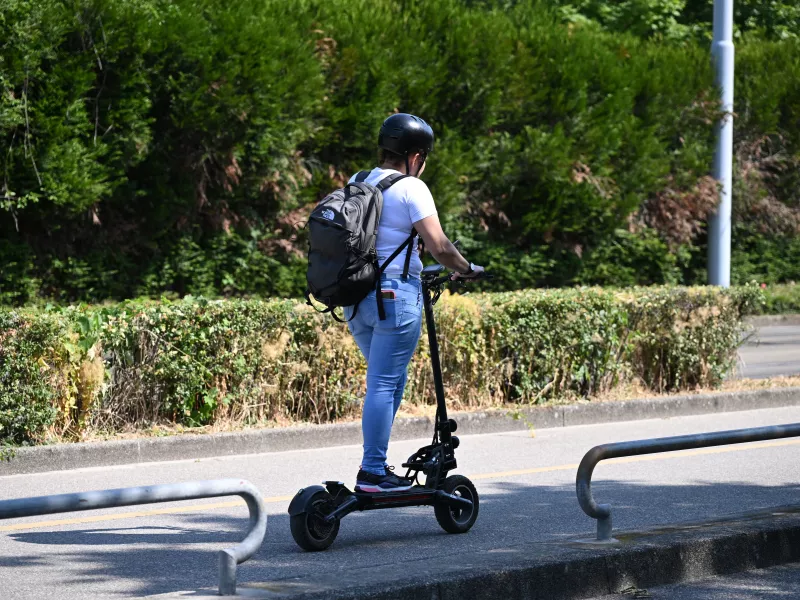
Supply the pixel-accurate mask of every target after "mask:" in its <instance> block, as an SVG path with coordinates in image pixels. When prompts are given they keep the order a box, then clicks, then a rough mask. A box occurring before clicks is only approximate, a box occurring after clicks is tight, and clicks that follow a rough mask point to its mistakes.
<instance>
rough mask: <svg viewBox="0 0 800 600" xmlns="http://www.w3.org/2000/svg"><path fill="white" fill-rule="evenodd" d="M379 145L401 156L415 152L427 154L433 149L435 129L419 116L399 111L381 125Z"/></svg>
mask: <svg viewBox="0 0 800 600" xmlns="http://www.w3.org/2000/svg"><path fill="white" fill-rule="evenodd" d="M378 147H379V148H383V149H384V150H388V151H389V152H394V153H395V154H399V155H400V156H408V155H409V154H411V153H414V152H421V153H422V154H423V155H424V156H427V155H428V154H429V153H430V152H431V151H432V150H433V129H431V126H430V125H428V124H427V123H426V122H425V121H423V120H422V119H420V118H419V117H415V116H414V115H409V114H407V113H398V114H396V115H392V116H391V117H389V118H388V119H386V120H385V121H384V122H383V125H381V132H380V134H378Z"/></svg>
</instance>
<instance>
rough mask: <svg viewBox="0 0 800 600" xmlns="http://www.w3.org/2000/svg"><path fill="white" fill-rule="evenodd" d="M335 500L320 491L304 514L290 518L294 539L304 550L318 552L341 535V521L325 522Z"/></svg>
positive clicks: (311, 499)
mask: <svg viewBox="0 0 800 600" xmlns="http://www.w3.org/2000/svg"><path fill="white" fill-rule="evenodd" d="M333 508H334V505H333V498H332V497H331V495H330V494H329V493H328V492H325V491H320V492H317V493H316V494H314V495H313V496H311V497H310V498H309V499H308V501H307V502H306V505H305V507H304V510H303V512H301V513H298V514H296V515H294V516H292V517H290V518H289V527H290V529H291V530H292V537H293V538H294V541H295V542H297V545H298V546H300V547H301V548H302V549H303V550H308V551H310V552H318V551H320V550H325V549H326V548H327V547H328V546H330V545H331V544H332V543H333V541H334V540H335V539H336V536H337V535H338V534H339V521H338V520H336V521H334V522H333V523H328V522H326V521H325V516H326V515H328V514H330V513H331V511H332V510H333Z"/></svg>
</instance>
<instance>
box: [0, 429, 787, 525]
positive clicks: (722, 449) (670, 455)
mask: <svg viewBox="0 0 800 600" xmlns="http://www.w3.org/2000/svg"><path fill="white" fill-rule="evenodd" d="M798 444H800V440H788V441H780V442H763V443H757V444H749V445H744V446H719V447H715V448H701V449H699V450H683V451H678V452H665V453H660V454H647V455H644V456H629V457H626V458H614V459H611V460H606V461H603V462H602V463H601V464H603V465H605V464H625V463H637V462H647V461H655V460H669V459H674V458H688V457H692V456H702V455H706V454H726V453H728V452H744V451H747V450H760V449H763V448H777V447H781V446H796V445H798ZM577 468H578V465H577V464H569V465H555V466H551V467H536V468H533V469H518V470H516V471H498V472H496V473H481V474H478V475H470V476H469V477H470V479H472V480H475V481H478V480H481V479H498V478H500V477H516V476H519V475H535V474H537V473H551V472H554V471H574V470H575V469H577ZM292 497H293V496H272V497H270V498H264V502H266V503H268V504H272V503H277V502H288V501H289V500H291V499H292ZM244 505H245V503H244V501H242V500H233V501H229V502H218V503H215V504H195V505H192V506H180V507H177V508H160V509H155V510H146V511H137V512H123V513H116V514H111V515H98V516H94V517H79V518H74V519H54V520H51V521H37V522H35V523H18V524H16V525H5V526H2V527H0V532H3V531H21V530H24V529H41V528H43V527H53V526H56V525H80V524H82V523H100V522H103V521H116V520H120V519H134V518H138V517H152V516H157V515H173V514H180V513H187V512H202V511H207V510H216V509H220V508H233V507H236V506H244Z"/></svg>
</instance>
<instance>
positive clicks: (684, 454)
mask: <svg viewBox="0 0 800 600" xmlns="http://www.w3.org/2000/svg"><path fill="white" fill-rule="evenodd" d="M798 444H800V440H789V441H782V442H764V443H759V444H750V445H747V446H741V445H740V446H717V447H714V448H700V449H699V450H679V451H676V452H662V453H658V454H645V455H643V456H626V457H625V458H612V459H609V460H604V461H603V462H602V463H600V464H601V465H608V464H625V463H637V462H647V461H653V460H668V459H672V458H688V457H690V456H702V455H704V454H726V453H728V452H743V451H746V450H760V449H762V448H777V447H779V446H796V445H798ZM577 468H578V464H577V463H576V464H571V465H557V466H554V467H537V468H535V469H520V470H517V471H498V472H497V473H482V474H480V475H470V476H469V477H470V479H475V480H478V479H496V478H498V477H514V476H516V475H534V474H536V473H549V472H551V471H572V470H574V469H577Z"/></svg>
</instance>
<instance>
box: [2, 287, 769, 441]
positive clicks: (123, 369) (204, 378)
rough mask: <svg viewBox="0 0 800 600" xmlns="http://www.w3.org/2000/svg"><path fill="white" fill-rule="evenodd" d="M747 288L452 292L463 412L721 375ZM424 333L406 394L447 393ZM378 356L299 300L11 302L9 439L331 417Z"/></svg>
mask: <svg viewBox="0 0 800 600" xmlns="http://www.w3.org/2000/svg"><path fill="white" fill-rule="evenodd" d="M761 302H762V298H761V293H760V290H759V289H758V288H756V287H753V286H751V287H743V288H735V289H731V290H725V291H721V290H717V289H713V288H669V287H664V288H633V289H630V290H622V291H614V290H603V289H597V288H575V289H568V290H557V291H541V290H529V291H521V292H507V293H499V294H473V295H466V296H462V295H449V294H446V295H445V296H443V298H442V301H441V302H440V303H439V304H438V305H437V318H438V324H439V326H440V340H441V350H442V360H443V372H444V378H445V388H446V389H447V391H448V394H449V396H450V399H451V402H452V404H453V406H454V407H455V408H467V407H476V406H501V405H503V404H505V403H508V402H523V403H530V402H540V401H543V400H563V399H568V398H576V397H591V396H592V395H595V394H597V393H599V392H602V391H605V390H609V389H612V388H613V387H614V386H616V385H619V384H620V383H622V382H627V381H631V380H633V379H638V380H640V381H641V382H642V383H643V384H644V385H645V386H646V387H647V388H649V389H651V390H653V391H673V390H682V389H691V388H694V387H697V386H704V387H705V386H715V385H718V384H719V383H720V381H721V379H722V377H723V375H724V373H725V372H726V371H727V370H728V369H729V368H730V367H731V365H732V364H733V361H734V358H735V351H736V348H737V346H738V344H739V340H740V333H741V316H742V315H743V314H745V313H750V312H754V311H756V310H758V309H759V305H760V303H761ZM425 339H426V338H425V337H424V336H423V338H422V341H421V343H420V348H419V350H418V352H417V354H416V355H415V358H414V360H413V361H412V364H411V366H410V368H409V380H408V388H407V394H406V401H407V402H411V403H417V404H419V403H431V402H432V399H433V382H432V377H431V372H430V364H429V354H428V349H427V344H426V343H425ZM364 375H365V364H364V361H363V359H362V358H361V357H360V355H359V352H358V349H357V347H356V345H355V343H354V342H353V340H352V337H351V336H350V334H349V332H348V331H347V330H346V328H345V327H344V326H342V325H340V324H338V323H336V322H335V321H333V320H332V319H330V318H327V317H320V316H319V315H318V314H317V313H315V312H313V311H312V310H311V309H310V308H309V307H307V306H305V305H302V304H297V303H295V302H293V301H271V302H263V301H258V300H215V301H209V300H205V299H201V298H197V299H195V298H186V299H184V300H181V301H178V302H169V301H162V302H155V301H144V302H142V301H137V302H134V301H130V302H125V303H122V304H119V305H107V306H78V307H68V308H54V307H48V308H45V309H42V310H20V311H6V312H0V440H2V441H4V442H5V443H7V444H20V443H35V442H41V441H43V440H46V439H51V438H60V439H64V438H81V437H82V436H84V435H85V434H86V433H88V432H118V431H125V430H129V429H139V428H143V427H148V426H150V425H153V424H160V423H172V424H182V425H186V426H193V425H206V424H213V423H219V422H226V421H231V422H235V423H240V424H248V423H262V424H263V423H276V422H277V423H281V422H290V421H307V422H314V423H322V422H329V421H334V420H336V419H341V418H345V417H351V416H353V415H356V414H357V413H358V411H359V408H360V402H361V401H360V397H361V396H363V393H364V389H363V386H364Z"/></svg>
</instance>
